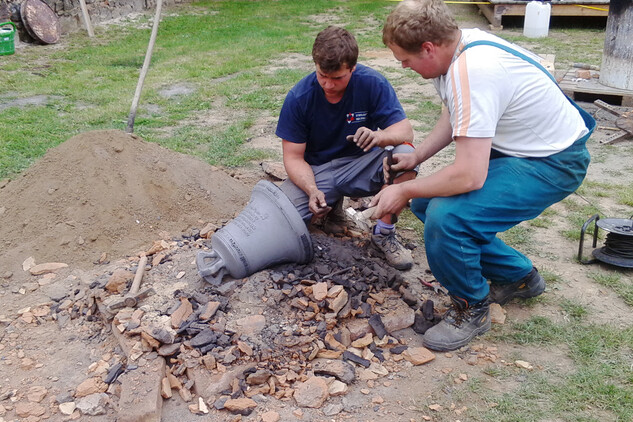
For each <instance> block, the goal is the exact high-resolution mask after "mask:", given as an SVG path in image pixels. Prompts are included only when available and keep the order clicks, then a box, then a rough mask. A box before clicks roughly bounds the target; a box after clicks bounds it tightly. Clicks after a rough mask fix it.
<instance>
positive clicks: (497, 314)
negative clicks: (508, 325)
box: [490, 303, 506, 324]
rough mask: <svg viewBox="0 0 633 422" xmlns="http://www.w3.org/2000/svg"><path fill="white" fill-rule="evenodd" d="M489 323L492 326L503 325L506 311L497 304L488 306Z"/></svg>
mask: <svg viewBox="0 0 633 422" xmlns="http://www.w3.org/2000/svg"><path fill="white" fill-rule="evenodd" d="M490 322H492V323H494V324H504V323H505V322H506V310H505V309H503V308H502V307H501V305H499V304H498V303H491V304H490Z"/></svg>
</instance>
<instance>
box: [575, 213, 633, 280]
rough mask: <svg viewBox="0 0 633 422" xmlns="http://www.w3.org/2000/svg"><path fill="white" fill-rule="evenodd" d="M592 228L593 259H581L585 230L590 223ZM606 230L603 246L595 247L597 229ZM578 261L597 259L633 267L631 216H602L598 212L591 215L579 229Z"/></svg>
mask: <svg viewBox="0 0 633 422" xmlns="http://www.w3.org/2000/svg"><path fill="white" fill-rule="evenodd" d="M592 222H593V223H594V229H593V248H594V250H593V251H592V252H591V254H592V255H593V257H594V258H593V259H583V257H582V252H583V243H584V239H585V232H586V231H587V227H589V225H590V224H591V223H592ZM599 228H600V229H602V230H604V231H605V232H607V236H606V239H605V242H604V246H603V247H601V248H598V249H596V245H597V243H598V229H599ZM578 261H579V262H580V263H581V264H594V263H596V262H598V261H600V262H604V263H607V264H611V265H615V266H618V267H624V268H633V216H631V218H629V219H628V220H627V219H625V218H603V219H600V216H599V215H598V214H595V215H593V216H591V217H590V218H589V219H588V220H587V221H586V222H585V224H583V226H582V229H581V230H580V245H579V246H578Z"/></svg>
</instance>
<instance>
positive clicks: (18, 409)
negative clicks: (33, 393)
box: [15, 402, 46, 418]
mask: <svg viewBox="0 0 633 422" xmlns="http://www.w3.org/2000/svg"><path fill="white" fill-rule="evenodd" d="M44 413H46V409H45V408H44V406H42V405H41V404H39V403H30V402H19V403H17V404H16V405H15V414H16V415H18V416H19V417H21V418H27V417H29V416H42V415H43V414H44Z"/></svg>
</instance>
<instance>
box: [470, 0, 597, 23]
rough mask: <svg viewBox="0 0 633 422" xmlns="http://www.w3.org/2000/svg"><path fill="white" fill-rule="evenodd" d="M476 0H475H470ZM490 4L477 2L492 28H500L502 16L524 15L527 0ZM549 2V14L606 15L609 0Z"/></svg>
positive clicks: (503, 0)
mask: <svg viewBox="0 0 633 422" xmlns="http://www.w3.org/2000/svg"><path fill="white" fill-rule="evenodd" d="M471 1H477V0H471ZM489 3H490V4H477V6H478V7H479V10H481V13H482V14H483V15H484V16H485V17H486V19H488V22H490V26H491V28H492V29H500V28H502V25H501V21H502V18H503V17H504V16H525V7H526V5H527V3H529V1H514V2H513V1H511V0H490V1H489ZM550 4H551V16H580V17H589V16H608V14H609V0H606V1H604V0H590V1H580V0H577V1H565V0H559V1H557V2H556V3H550Z"/></svg>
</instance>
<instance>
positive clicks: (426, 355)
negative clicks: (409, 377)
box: [402, 347, 435, 365]
mask: <svg viewBox="0 0 633 422" xmlns="http://www.w3.org/2000/svg"><path fill="white" fill-rule="evenodd" d="M402 355H403V356H404V358H405V359H406V360H408V361H409V362H411V363H412V364H413V365H423V364H425V363H427V362H430V361H432V360H433V359H435V355H434V354H433V352H431V351H430V350H429V349H427V348H426V347H411V348H409V349H407V350H405V351H404V352H402Z"/></svg>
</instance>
